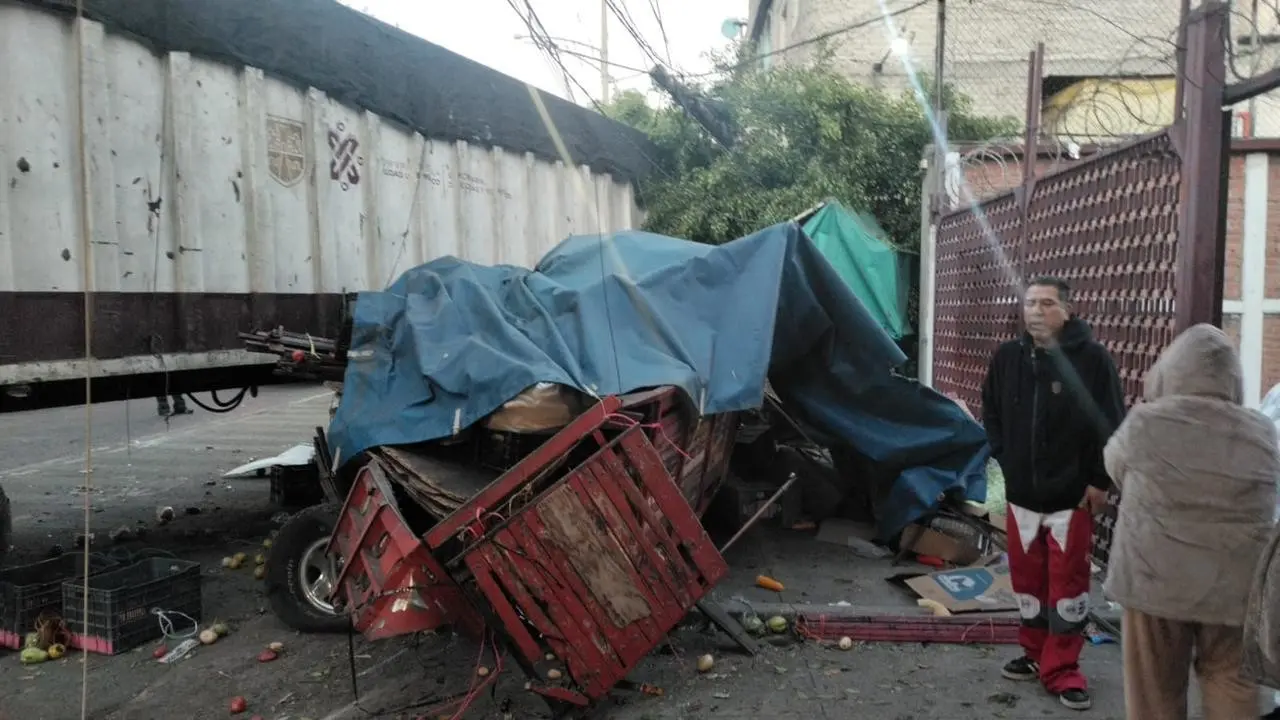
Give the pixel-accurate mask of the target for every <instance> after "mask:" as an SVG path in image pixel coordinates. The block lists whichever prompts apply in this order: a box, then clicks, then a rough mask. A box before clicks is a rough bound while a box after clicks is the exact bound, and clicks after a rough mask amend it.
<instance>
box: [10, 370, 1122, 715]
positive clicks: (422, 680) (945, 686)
mask: <svg viewBox="0 0 1280 720" xmlns="http://www.w3.org/2000/svg"><path fill="white" fill-rule="evenodd" d="M328 402H329V396H328V394H327V393H325V392H324V391H323V390H322V389H321V388H319V387H314V386H306V387H290V388H271V389H266V390H264V391H263V394H262V396H261V397H259V398H257V399H256V400H247V401H246V403H245V405H244V407H242V408H241V409H239V410H237V411H235V412H232V413H229V414H226V415H213V414H211V413H208V412H204V411H201V410H198V409H197V410H196V412H195V414H193V415H190V416H184V417H178V418H173V419H172V420H171V421H170V422H168V423H166V422H165V421H164V420H163V419H160V418H158V417H156V415H155V404H154V400H150V399H148V400H138V401H133V402H132V403H130V404H129V405H128V406H127V408H126V405H125V404H123V403H116V404H110V405H102V406H98V407H95V408H94V441H93V445H94V448H95V451H94V472H93V485H94V490H93V491H92V493H91V496H90V502H91V511H90V514H89V517H90V523H91V528H90V531H91V532H93V533H94V534H95V536H96V538H97V539H96V541H95V547H96V548H99V549H112V548H115V547H125V548H128V549H131V550H134V551H136V550H138V549H140V548H142V547H159V548H163V549H165V550H167V551H170V552H173V553H174V554H176V555H178V556H181V557H186V558H191V559H195V560H198V561H200V562H201V563H203V574H204V618H205V620H206V622H209V621H212V620H214V619H218V620H222V621H224V622H226V623H228V624H229V625H230V626H231V628H232V633H231V635H230V636H229V637H227V638H226V639H224V640H222V641H221V642H219V643H217V644H215V645H213V646H209V647H202V648H200V649H198V650H197V651H196V653H195V654H194V655H193V656H192V657H191V658H189V659H187V660H184V661H182V662H180V663H178V664H176V665H174V666H163V665H160V664H158V663H156V662H154V661H153V660H152V659H151V651H152V649H153V648H154V646H155V644H154V643H149V644H147V645H145V646H144V647H142V648H139V649H137V650H135V651H132V652H128V653H125V654H123V655H120V656H116V657H101V656H91V657H90V659H89V663H88V673H87V679H88V684H87V686H82V671H83V665H82V662H81V659H80V656H79V655H76V656H73V657H70V658H67V659H63V660H59V661H54V662H49V663H45V664H41V665H36V666H23V665H21V664H19V662H18V658H17V654H16V653H7V652H4V651H0V720H67V719H68V718H78V717H86V718H93V719H94V720H126V719H127V720H159V719H160V718H179V717H181V718H189V719H191V720H203V719H204V718H222V717H227V716H228V703H229V702H230V700H231V698H232V697H233V696H243V697H244V698H245V699H246V700H247V701H248V704H249V712H248V713H246V714H245V716H244V717H250V716H252V715H253V714H255V713H256V714H257V715H259V716H261V717H262V718H269V719H274V720H285V719H286V718H288V719H289V720H301V719H303V718H309V719H310V720H320V719H321V718H324V719H325V720H338V719H340V718H415V717H430V718H437V717H443V718H450V717H453V716H454V710H453V709H448V710H432V709H431V707H430V706H431V705H433V704H435V703H436V702H438V701H439V700H440V699H442V698H446V697H450V696H452V695H454V694H456V693H460V692H463V691H465V690H466V689H467V688H468V687H469V685H470V682H471V679H472V677H473V668H474V667H475V664H476V658H477V653H478V651H479V648H478V647H477V646H476V645H474V644H472V643H470V642H468V641H466V640H464V639H461V638H456V637H452V636H437V635H433V636H423V637H418V638H401V639H395V640H389V641H383V642H379V643H366V642H363V641H361V640H358V639H357V640H354V641H352V642H351V645H350V649H349V646H348V638H346V637H345V636H336V637H335V636H302V635H298V634H296V633H293V632H291V631H289V630H288V629H287V628H285V627H284V626H283V625H282V624H281V623H280V622H278V621H277V620H276V619H275V618H274V617H273V616H272V615H271V614H270V612H269V611H267V609H266V604H265V600H264V598H263V597H262V594H261V590H260V588H261V584H260V583H259V582H257V581H255V580H254V579H253V578H252V576H251V574H250V571H249V570H248V569H241V570H238V571H232V570H226V569H224V568H222V567H221V566H220V564H219V559H220V558H221V557H222V556H224V555H228V554H231V553H234V552H238V551H243V552H247V553H249V554H253V553H254V552H256V549H257V548H259V547H260V546H261V541H262V539H263V538H264V537H265V535H266V533H267V532H268V531H269V529H270V528H271V527H272V522H271V516H272V514H273V509H272V508H271V507H270V506H269V504H268V489H267V483H266V481H265V480H257V479H247V480H236V481H224V480H222V479H221V478H220V475H221V473H222V472H224V471H226V470H228V469H230V468H231V467H234V466H236V465H239V464H241V463H244V462H247V461H248V460H250V459H252V458H255V457H265V456H268V455H274V454H276V453H277V452H280V451H282V450H284V449H286V448H288V447H289V446H291V445H293V444H296V443H298V442H305V441H306V440H307V439H308V438H309V437H310V436H311V431H312V428H313V427H314V426H316V425H319V424H323V423H324V422H325V419H326V413H327V408H328ZM83 432H84V413H83V409H76V408H72V409H63V410H51V411H42V412H35V413H26V414H22V415H10V416H0V483H3V484H4V486H5V488H6V490H7V491H8V493H9V495H10V497H11V500H12V503H13V506H14V512H15V515H16V517H15V530H16V533H15V539H14V542H15V545H16V547H17V549H16V551H15V553H14V557H13V558H11V560H12V561H13V562H26V561H31V560H35V559H39V558H41V557H43V556H45V555H46V554H47V553H48V552H49V550H50V548H52V546H54V545H61V546H63V547H65V548H68V549H69V548H70V547H71V546H72V544H73V542H74V537H75V535H76V534H77V533H79V532H82V526H83V500H84V496H83V492H82V490H81V489H80V487H81V485H82V483H83V480H84V475H83V473H82V470H83V463H84V459H83V446H84V445H83V440H84V437H83ZM160 505H169V506H172V507H174V508H175V510H176V511H177V518H176V519H175V520H174V521H173V522H172V523H169V524H168V525H165V526H163V527H157V526H156V522H155V517H154V514H155V509H156V507H157V506H160ZM188 507H190V508H198V509H199V511H200V512H199V513H198V514H191V515H188V514H186V512H185V511H186V508H188ZM124 526H128V527H131V528H147V529H149V531H150V532H149V533H148V535H147V536H146V538H145V539H144V540H143V541H141V542H134V543H129V544H125V545H122V546H121V545H113V544H112V543H111V542H110V541H109V540H107V538H106V535H107V534H108V533H110V532H111V531H112V530H113V529H116V528H119V527H124ZM728 559H729V562H730V565H731V567H732V568H733V575H732V576H731V577H730V578H729V579H728V580H726V581H725V582H723V583H722V584H721V585H720V586H718V587H717V589H716V590H715V595H716V597H718V598H720V599H726V600H727V599H730V598H734V597H744V598H746V599H748V600H750V601H753V602H761V601H766V600H772V601H778V600H781V601H786V602H803V603H819V604H821V603H835V602H839V601H847V602H850V603H854V604H857V605H875V606H883V605H892V604H900V605H903V606H906V605H908V604H910V601H909V599H907V598H905V597H903V596H902V595H901V594H900V593H899V591H897V590H895V589H894V588H892V587H891V586H890V585H889V584H888V583H886V582H885V581H884V578H885V577H887V576H889V575H893V574H896V573H898V572H902V571H903V569H902V568H893V567H890V566H889V564H888V563H887V562H885V561H871V560H863V559H860V558H858V557H856V556H854V555H853V554H852V553H851V552H850V551H847V550H844V549H842V548H837V547H833V546H829V545H822V544H819V543H816V542H813V541H812V540H811V539H810V537H809V535H807V534H800V533H789V532H784V531H780V530H772V531H759V532H754V531H753V532H752V533H751V534H749V535H747V536H746V537H745V538H744V540H743V541H742V542H740V543H739V544H738V545H737V546H735V548H734V549H733V550H732V551H731V552H730V553H729V558H728ZM757 574H767V575H770V576H772V577H775V578H777V579H779V580H781V581H782V582H783V583H785V584H786V587H787V589H786V590H785V591H784V592H783V593H781V594H776V593H769V592H767V591H764V590H759V589H757V588H754V587H753V586H752V582H753V579H754V578H755V576H756V575H757ZM276 641H278V642H282V643H284V644H285V647H286V650H285V652H284V653H283V655H282V656H281V658H280V659H279V660H276V661H275V662H272V663H269V664H260V663H258V662H256V661H255V656H256V655H257V653H258V652H259V651H260V650H261V649H262V648H263V647H264V646H265V645H266V644H267V643H270V642H276ZM1014 652H1015V650H1014V649H1013V648H1010V647H1007V646H1006V647H987V646H957V645H933V646H925V645H921V644H905V645H894V644H862V645H856V646H855V647H854V649H852V650H850V651H847V652H842V651H839V650H837V649H830V648H824V647H819V646H817V645H816V644H814V643H799V642H790V643H784V644H782V645H780V646H777V647H775V646H772V645H771V646H768V647H767V648H766V649H765V651H764V652H763V653H762V654H761V655H760V656H758V657H756V658H754V659H752V658H748V657H745V656H742V655H740V654H737V653H735V651H734V650H733V649H732V648H731V647H730V646H729V645H728V643H727V640H726V638H725V637H724V636H723V635H719V634H715V633H710V632H704V631H703V630H701V629H700V628H698V627H696V626H691V627H688V628H684V629H681V630H678V631H677V632H674V633H672V635H671V637H670V643H669V645H667V646H664V647H662V648H660V649H659V650H658V651H657V652H655V653H654V654H653V655H652V656H651V657H650V658H649V659H648V661H646V663H645V664H644V665H643V666H642V667H641V668H640V669H639V670H637V672H636V673H635V676H634V679H635V680H636V681H639V682H648V683H651V684H654V685H656V686H658V687H661V688H663V690H664V695H663V696H662V697H649V696H641V695H637V694H634V693H619V695H618V701H617V702H615V703H613V704H611V705H609V706H607V707H605V708H602V710H601V713H600V717H609V718H619V719H621V720H657V719H658V718H695V717H697V718H703V717H723V718H745V717H761V718H797V719H798V718H806V719H809V718H836V717H866V718H884V719H885V720H907V719H909V718H921V719H922V718H926V717H945V718H949V719H950V720H966V719H969V718H972V719H974V720H977V719H978V718H982V719H984V720H986V719H989V718H1019V719H1023V718H1027V719H1029V718H1037V719H1053V718H1066V717H1077V716H1080V715H1081V714H1080V713H1073V712H1071V711H1068V710H1065V709H1064V708H1062V707H1061V706H1059V705H1058V704H1057V703H1056V701H1055V700H1054V699H1053V698H1050V697H1048V696H1046V695H1045V694H1044V693H1043V692H1042V691H1040V690H1039V689H1038V688H1037V687H1036V686H1035V685H1034V684H1031V685H1027V684H1014V683H1009V682H1007V681H1004V680H1002V679H1000V677H999V668H1000V665H1001V664H1002V663H1003V662H1004V661H1005V660H1007V659H1008V658H1009V657H1011V656H1012V655H1013V654H1014ZM702 653H711V654H712V655H713V656H714V657H715V658H716V664H715V667H714V668H713V669H712V671H711V672H709V673H706V674H699V673H698V672H697V671H696V669H695V667H694V666H695V658H696V657H697V656H698V655H700V654H702ZM1118 661H1119V650H1118V647H1117V646H1115V645H1105V646H1099V647H1090V648H1087V649H1086V651H1085V657H1084V660H1083V663H1084V666H1085V669H1086V672H1087V673H1088V675H1089V676H1090V677H1091V679H1092V680H1093V682H1094V690H1095V707H1094V709H1093V710H1092V711H1091V712H1089V713H1085V714H1084V715H1085V716H1088V717H1095V718H1121V717H1123V709H1122V702H1121V687H1120V673H1119V666H1118ZM484 662H485V663H487V664H488V665H489V666H490V667H497V665H496V663H494V662H493V661H492V660H491V659H487V660H485V661H484ZM353 665H354V667H355V685H356V690H357V691H358V694H359V698H360V699H359V700H358V701H356V702H353V689H352V672H351V668H352V666H353ZM523 683H524V679H523V678H522V677H520V676H519V674H518V672H515V671H503V672H501V673H500V674H499V682H498V683H497V687H496V690H495V691H493V692H485V693H483V694H481V695H479V696H478V697H477V698H476V699H475V700H474V702H473V703H472V705H471V707H470V708H469V712H468V713H467V715H466V717H468V718H495V719H497V718H519V719H520V720H525V719H526V718H537V717H544V716H545V715H546V711H545V707H544V706H543V705H542V704H541V703H539V702H536V701H534V700H533V699H532V698H530V697H529V696H528V694H527V693H525V692H523V691H522V686H523ZM82 691H83V692H84V695H85V696H86V698H87V702H86V703H85V705H86V710H87V712H86V713H85V714H84V715H83V716H82V714H81V695H82Z"/></svg>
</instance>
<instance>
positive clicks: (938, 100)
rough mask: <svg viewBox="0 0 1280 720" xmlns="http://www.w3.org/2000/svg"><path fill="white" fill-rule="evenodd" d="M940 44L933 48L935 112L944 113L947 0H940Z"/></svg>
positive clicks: (937, 114)
mask: <svg viewBox="0 0 1280 720" xmlns="http://www.w3.org/2000/svg"><path fill="white" fill-rule="evenodd" d="M937 38H938V44H937V47H935V48H934V49H933V114H934V116H935V117H936V116H940V115H942V111H943V110H945V109H946V108H944V107H943V106H942V105H943V104H942V81H943V73H944V72H946V61H947V0H938V33H937Z"/></svg>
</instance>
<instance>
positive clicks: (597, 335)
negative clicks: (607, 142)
mask: <svg viewBox="0 0 1280 720" xmlns="http://www.w3.org/2000/svg"><path fill="white" fill-rule="evenodd" d="M903 360H904V356H903V354H902V352H901V351H900V350H899V349H898V348H897V346H896V345H894V343H893V342H892V341H891V340H890V339H889V337H888V336H887V335H885V333H884V332H883V331H882V330H881V329H880V328H879V326H878V324H877V323H876V322H875V320H874V319H872V317H871V316H870V315H869V314H868V313H867V311H866V310H865V309H864V308H863V306H862V305H861V303H860V302H859V301H858V299H857V298H856V297H855V296H854V295H853V293H852V292H851V291H850V290H849V288H848V287H847V286H846V285H845V284H844V282H842V281H841V279H840V278H839V277H838V276H837V275H836V273H835V272H834V270H833V269H832V267H831V265H830V264H829V263H828V262H827V261H826V260H825V259H824V258H823V257H822V255H821V254H820V253H819V252H818V251H817V249H816V248H815V247H814V245H813V242H812V241H811V240H810V239H809V238H808V237H807V236H806V235H805V234H804V233H803V232H802V231H801V230H800V228H799V227H798V226H797V225H795V224H794V223H786V224H782V225H776V226H774V227H771V228H768V229H766V230H763V231H761V232H758V233H756V234H754V235H751V236H749V237H746V238H742V239H740V240H736V241H734V242H731V243H728V244H725V245H720V246H710V245H700V244H696V243H691V242H686V241H683V240H676V239H672V238H668V237H663V236H659V235H653V234H649V233H642V232H626V233H620V234H616V235H611V236H606V237H603V238H602V237H600V236H580V237H571V238H569V239H568V240H566V241H564V242H563V243H561V244H560V245H559V246H558V247H557V248H555V249H554V250H552V251H551V252H550V253H549V254H548V255H547V256H546V257H545V258H543V260H542V261H541V262H540V263H539V264H538V267H537V268H536V269H535V270H532V271H531V270H527V269H523V268H517V267H510V266H498V267H488V266H482V265H475V264H472V263H467V262H463V261H460V260H457V259H455V258H451V257H449V258H441V259H439V260H435V261H432V262H430V263H427V264H426V265H422V266H420V267H417V268H414V269H412V270H409V271H408V272H406V273H405V274H404V275H402V276H401V277H400V278H399V279H398V280H397V281H396V282H395V284H394V285H392V286H391V287H390V288H388V289H387V290H386V291H383V292H369V293H361V294H360V296H359V299H358V300H357V302H356V306H355V322H354V329H353V332H352V347H351V352H350V356H349V362H348V366H347V372H346V378H345V384H344V388H343V400H342V403H341V405H340V406H339V407H338V412H337V415H336V417H335V418H334V421H333V423H332V427H331V428H330V441H331V443H332V446H333V448H334V449H335V451H336V452H340V453H341V455H340V456H341V457H342V458H352V457H355V456H356V455H357V454H358V453H360V452H362V451H364V450H366V449H368V448H371V447H373V446H376V445H398V444H405V443H415V442H422V441H427V440H433V439H438V438H443V437H447V436H450V435H452V434H454V433H455V432H456V430H457V429H458V428H463V427H467V426H469V425H471V424H472V423H475V422H477V421H479V420H481V419H482V418H484V417H485V416H486V415H488V414H489V413H491V412H493V411H494V410H495V409H497V408H498V407H499V406H500V405H502V404H503V403H504V402H506V401H508V400H510V399H512V398H513V397H515V396H516V395H518V394H519V393H520V392H521V391H523V390H524V389H525V388H527V387H529V386H530V385H533V384H535V383H537V382H554V383H560V384H563V385H568V386H571V387H575V388H578V389H579V390H582V391H584V392H588V393H594V394H596V395H601V396H603V395H608V394H614V393H623V392H629V391H633V390H637V389H641V388H647V387H654V386H659V385H675V386H678V387H680V388H681V389H683V390H684V392H686V393H687V394H688V396H689V397H690V398H691V399H692V400H693V401H694V402H695V403H696V404H697V405H698V406H699V407H700V408H701V409H702V412H703V413H705V414H712V413H721V412H729V411H736V410H746V409H751V408H757V407H759V406H760V405H761V403H762V401H763V393H764V385H765V380H766V378H769V379H770V380H771V382H772V385H773V387H774V389H775V390H776V391H777V393H778V394H779V396H780V397H781V399H782V400H783V402H784V403H785V405H786V406H787V408H788V409H789V410H790V411H791V412H793V413H795V414H797V415H799V416H800V418H801V419H803V420H805V421H806V422H808V423H810V424H811V425H813V426H814V427H815V428H816V429H817V430H819V431H820V432H821V433H823V434H824V435H825V436H827V437H829V438H832V439H833V440H834V441H835V442H837V443H841V444H845V445H847V446H850V447H852V448H855V449H857V450H858V451H860V452H861V453H862V454H864V455H866V456H868V457H869V458H871V459H872V460H873V461H876V462H879V463H883V464H886V465H888V466H890V467H893V468H900V469H901V473H902V474H901V476H900V477H899V480H898V481H897V483H896V484H895V486H894V488H893V492H892V493H890V496H889V497H888V498H887V499H886V500H885V502H884V504H883V506H882V507H881V508H879V510H880V515H881V518H882V523H881V528H880V529H881V532H882V534H884V535H885V536H886V537H887V536H890V535H892V534H894V533H896V532H897V531H898V530H900V529H901V528H902V527H903V526H905V524H906V523H908V522H910V521H912V520H914V519H916V518H917V517H919V516H920V515H921V514H922V513H924V512H925V511H927V510H928V509H930V508H931V507H933V506H934V504H935V501H936V499H937V497H938V496H939V495H940V494H941V493H942V492H944V491H946V490H948V489H951V488H962V489H964V490H965V492H966V494H967V496H968V497H969V498H971V499H974V500H978V501H981V500H982V499H984V498H985V496H986V473H985V466H986V459H987V447H986V440H985V436H984V434H983V432H982V429H981V428H980V427H979V426H978V425H977V424H976V423H974V422H973V421H972V420H971V419H969V417H968V416H967V415H965V413H964V412H963V411H962V410H961V409H960V408H959V407H958V406H957V405H955V404H954V403H952V402H951V401H950V400H948V399H946V398H944V397H942V396H940V395H938V394H937V393H935V392H933V391H932V390H929V389H927V388H923V387H921V386H920V385H918V384H917V383H915V382H913V381H910V380H906V379H904V378H901V377H898V376H895V375H893V374H891V373H890V370H891V368H894V367H896V366H897V365H899V364H900V363H902V362H903Z"/></svg>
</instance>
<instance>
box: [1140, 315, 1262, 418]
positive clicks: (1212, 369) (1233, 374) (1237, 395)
mask: <svg viewBox="0 0 1280 720" xmlns="http://www.w3.org/2000/svg"><path fill="white" fill-rule="evenodd" d="M1143 396H1144V398H1145V399H1146V400H1147V402H1151V401H1153V400H1159V399H1161V398H1168V397H1175V396H1190V397H1203V398H1214V399H1217V400H1225V401H1227V402H1231V403H1235V404H1237V405H1238V404H1240V403H1241V402H1242V398H1243V396H1244V380H1243V377H1242V371H1241V368H1240V356H1239V355H1238V354H1237V353H1236V350H1235V348H1234V347H1232V345H1231V338H1229V337H1227V334H1226V333H1224V332H1222V331H1221V330H1219V329H1218V328H1216V327H1214V326H1212V325H1206V324H1200V325H1196V326H1194V327H1191V328H1189V329H1187V330H1186V331H1185V332H1183V333H1182V334H1181V335H1179V336H1178V337H1177V338H1175V339H1174V341H1173V343H1172V344H1171V345H1169V347H1167V348H1165V351H1164V352H1162V353H1160V359H1159V360H1157V361H1156V364H1155V366H1153V367H1152V368H1151V370H1150V371H1149V372H1148V373H1147V378H1146V387H1145V392H1144V394H1143Z"/></svg>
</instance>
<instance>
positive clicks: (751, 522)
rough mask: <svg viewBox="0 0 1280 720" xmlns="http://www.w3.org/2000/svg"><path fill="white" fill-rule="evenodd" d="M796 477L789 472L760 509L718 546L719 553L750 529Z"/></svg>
mask: <svg viewBox="0 0 1280 720" xmlns="http://www.w3.org/2000/svg"><path fill="white" fill-rule="evenodd" d="M797 479H798V478H797V477H796V474H795V473H791V476H790V477H788V478H787V481H786V482H784V483H782V487H780V488H778V492H776V493H774V494H773V496H772V497H770V498H769V499H768V500H765V502H764V504H763V505H761V506H760V509H759V510H756V514H755V515H752V516H751V519H750V520H747V521H746V522H745V523H743V524H742V527H740V528H738V532H736V533H734V535H733V537H731V538H729V542H727V543H725V544H724V545H722V546H720V554H721V555H723V554H725V552H727V551H728V550H729V548H730V547H732V546H733V544H734V543H736V542H738V538H740V537H742V536H743V534H745V533H746V532H747V531H748V530H750V529H751V526H752V525H755V524H756V522H757V521H758V520H759V519H760V517H761V516H762V515H764V511H765V510H768V509H769V508H771V507H773V504H774V503H776V502H778V498H780V497H782V493H784V492H786V491H788V490H790V489H791V486H792V485H794V484H795V482H796V480H797Z"/></svg>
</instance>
